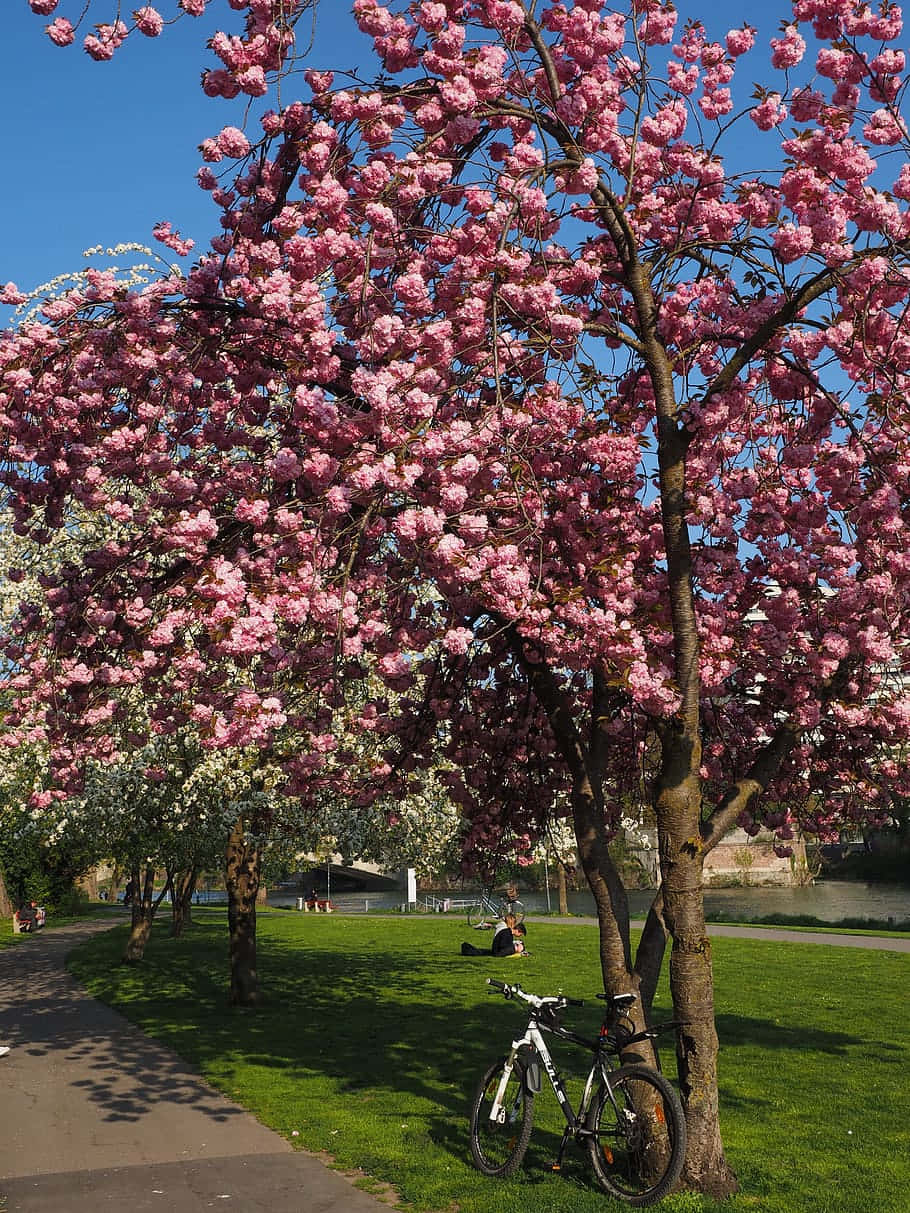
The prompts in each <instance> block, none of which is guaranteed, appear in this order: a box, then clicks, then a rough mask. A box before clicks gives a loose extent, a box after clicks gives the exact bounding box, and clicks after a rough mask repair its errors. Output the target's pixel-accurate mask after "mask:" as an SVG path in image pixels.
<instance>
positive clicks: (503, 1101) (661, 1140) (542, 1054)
mask: <svg viewBox="0 0 910 1213" xmlns="http://www.w3.org/2000/svg"><path fill="white" fill-rule="evenodd" d="M487 985H490V986H493V987H494V988H495V989H497V990H499V991H500V992H501V993H502V994H503V996H504V997H505V998H507V999H512V998H515V999H519V1000H521V1001H522V1002H525V1003H527V1004H528V1005H529V1006H530V1008H531V1013H530V1018H529V1019H528V1026H527V1028H526V1029H525V1032H524V1035H523V1036H520V1037H519V1038H518V1039H517V1040H513V1041H512V1048H511V1051H510V1053H509V1055H508V1057H505V1058H501V1059H500V1060H499V1061H496V1062H494V1064H493V1065H492V1066H490V1068H489V1069H488V1070H487V1072H486V1074H484V1076H483V1078H482V1080H481V1082H480V1085H479V1086H478V1088H477V1091H476V1093H475V1096H474V1101H473V1103H472V1105H471V1158H472V1160H473V1162H474V1165H475V1166H476V1167H477V1169H478V1170H479V1171H481V1172H483V1174H484V1175H489V1176H492V1177H495V1178H500V1179H505V1178H506V1177H508V1176H509V1175H512V1174H514V1173H515V1171H517V1170H518V1168H519V1166H520V1165H521V1162H522V1159H523V1158H524V1155H525V1151H526V1150H527V1148H528V1142H529V1140H530V1138H531V1129H532V1127H533V1121H534V1096H535V1095H537V1094H539V1092H540V1090H541V1085H542V1084H541V1075H540V1069H541V1065H542V1066H543V1069H544V1071H545V1073H546V1075H547V1077H548V1079H549V1080H550V1084H551V1086H552V1087H553V1091H554V1094H555V1095H556V1098H557V1100H558V1102H559V1106H560V1108H561V1109H562V1113H563V1116H564V1117H565V1120H566V1128H565V1131H564V1133H563V1135H562V1142H561V1143H560V1147H559V1153H558V1155H557V1158H556V1161H555V1162H554V1163H553V1164H552V1169H553V1170H554V1171H559V1170H560V1169H561V1167H562V1158H563V1154H564V1152H565V1149H566V1146H567V1145H568V1143H569V1141H571V1140H575V1141H577V1142H578V1143H579V1144H580V1145H582V1146H585V1147H587V1150H588V1154H589V1158H590V1162H591V1165H592V1167H593V1170H594V1174H595V1176H596V1178H597V1182H598V1183H599V1184H600V1186H601V1187H602V1188H603V1189H604V1190H605V1191H606V1192H608V1193H609V1194H610V1195H611V1196H614V1197H616V1198H617V1199H619V1200H621V1201H624V1202H625V1203H626V1204H629V1205H635V1206H638V1207H641V1206H644V1205H650V1204H654V1203H655V1202H656V1201H658V1200H661V1199H663V1197H664V1196H666V1195H667V1193H668V1192H669V1191H670V1190H671V1189H672V1188H673V1186H674V1185H675V1183H676V1181H677V1180H678V1179H679V1176H680V1174H681V1173H682V1168H683V1163H684V1161H685V1157H686V1121H685V1116H684V1113H683V1109H682V1104H681V1103H680V1100H679V1096H678V1095H677V1093H676V1091H675V1089H674V1088H673V1086H672V1085H671V1084H670V1082H669V1080H668V1079H667V1078H665V1077H664V1075H663V1074H661V1073H660V1072H659V1071H658V1070H654V1069H652V1068H651V1067H650V1066H646V1065H644V1064H631V1065H620V1066H618V1067H614V1065H613V1063H612V1060H611V1059H612V1058H613V1057H619V1054H620V1053H621V1051H622V1050H623V1049H625V1048H627V1047H628V1046H629V1045H631V1044H634V1043H636V1042H637V1041H643V1040H653V1039H655V1038H656V1037H657V1036H658V1034H659V1033H660V1032H663V1031H665V1030H667V1029H668V1028H670V1027H676V1026H678V1025H677V1024H676V1023H665V1024H660V1025H658V1026H656V1027H653V1028H646V1029H645V1030H644V1031H642V1032H634V1031H632V1030H630V1027H629V1026H628V1025H629V1024H630V1022H631V1021H630V1020H629V1019H628V1015H627V1012H628V1009H629V1007H630V1006H631V1005H632V1003H633V1002H634V1001H635V999H636V995H635V994H617V995H615V996H614V997H613V998H612V999H607V995H606V994H598V996H597V997H598V998H603V999H605V1000H607V1002H608V1005H607V1007H606V1008H605V1009H604V1018H603V1023H602V1025H601V1029H600V1035H599V1036H598V1038H597V1039H596V1040H588V1039H586V1038H585V1037H583V1036H579V1035H577V1034H576V1033H575V1032H571V1031H569V1030H568V1029H567V1028H564V1027H563V1026H562V1024H561V1023H560V1021H559V1016H560V1013H561V1012H562V1011H563V1010H564V1009H565V1008H566V1007H580V1006H583V1005H584V1003H583V1000H581V999H576V998H566V997H565V996H564V995H561V994H559V995H549V996H546V997H540V996H538V995H537V994H529V993H527V992H526V991H524V990H523V989H522V988H521V986H520V985H511V986H510V985H506V984H505V983H504V982H501V981H495V980H494V979H493V978H487ZM544 1032H548V1033H550V1034H551V1035H554V1036H558V1037H560V1038H561V1039H563V1040H567V1041H569V1042H571V1043H572V1044H575V1045H579V1046H581V1047H582V1048H585V1049H588V1050H590V1051H591V1053H592V1054H593V1057H594V1060H593V1063H592V1065H591V1071H590V1073H589V1074H588V1077H587V1080H586V1082H585V1087H584V1092H583V1094H582V1096H581V1102H580V1104H579V1106H578V1111H577V1113H576V1112H575V1111H574V1110H573V1108H572V1104H571V1102H570V1100H569V1097H568V1095H567V1094H566V1089H565V1086H564V1084H563V1081H562V1078H561V1076H560V1074H559V1071H558V1070H557V1068H556V1066H555V1064H554V1062H553V1058H552V1057H551V1055H550V1051H549V1049H548V1048H547V1043H546V1041H545V1040H544V1037H543V1033H544Z"/></svg>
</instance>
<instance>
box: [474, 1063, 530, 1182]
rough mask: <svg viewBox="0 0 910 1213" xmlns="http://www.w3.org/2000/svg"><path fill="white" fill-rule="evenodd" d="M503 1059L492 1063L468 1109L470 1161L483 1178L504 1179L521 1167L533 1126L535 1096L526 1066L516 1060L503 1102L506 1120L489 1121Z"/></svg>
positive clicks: (500, 1075) (500, 1076)
mask: <svg viewBox="0 0 910 1213" xmlns="http://www.w3.org/2000/svg"><path fill="white" fill-rule="evenodd" d="M505 1064H506V1058H502V1059H501V1060H500V1061H497V1062H495V1063H494V1064H493V1065H492V1066H490V1068H489V1070H487V1072H486V1074H484V1076H483V1078H482V1079H481V1080H480V1085H479V1086H478V1088H477V1091H476V1092H475V1094H474V1102H473V1103H472V1105H471V1158H472V1160H473V1162H474V1166H475V1167H476V1168H477V1169H478V1171H482V1172H483V1173H484V1175H490V1176H493V1177H494V1178H496V1179H505V1178H506V1177H507V1176H509V1175H513V1174H514V1173H515V1172H516V1171H517V1170H518V1168H519V1167H520V1166H521V1160H522V1159H523V1158H524V1156H525V1151H526V1150H527V1148H528V1141H529V1140H530V1137H531V1129H532V1127H533V1124H534V1096H533V1095H532V1094H531V1092H530V1091H529V1090H528V1085H527V1082H526V1081H525V1073H526V1070H525V1065H524V1063H523V1062H522V1061H520V1060H519V1059H518V1058H516V1060H515V1062H514V1063H513V1066H512V1073H511V1074H510V1075H509V1081H508V1084H507V1086H506V1090H505V1094H504V1096H503V1100H502V1109H503V1112H504V1114H505V1119H504V1120H503V1121H502V1122H501V1123H500V1122H497V1121H493V1120H490V1109H491V1108H492V1107H493V1101H494V1100H495V1098H496V1092H497V1091H498V1090H499V1084H500V1081H501V1080H502V1072H503V1068H504V1067H505Z"/></svg>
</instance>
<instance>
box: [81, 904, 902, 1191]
mask: <svg viewBox="0 0 910 1213" xmlns="http://www.w3.org/2000/svg"><path fill="white" fill-rule="evenodd" d="M196 917H197V924H196V926H194V928H193V929H192V931H191V932H190V933H189V935H188V936H187V937H185V938H184V939H181V940H179V941H172V940H170V939H169V938H167V935H166V931H165V930H164V929H163V928H162V929H156V930H155V931H154V932H153V938H152V941H151V943H150V946H149V950H148V955H147V958H146V962H145V964H144V965H143V966H141V967H140V968H138V969H128V968H124V967H121V966H119V965H118V964H117V963H116V961H117V960H118V958H119V954H120V951H121V948H122V945H123V930H124V928H120V929H118V930H116V931H113V932H111V933H110V934H106V935H104V936H100V937H96V938H95V939H93V940H91V941H90V942H89V943H88V944H86V945H85V946H84V947H83V948H82V949H80V951H79V953H78V954H77V955H76V956H75V957H74V958H73V960H72V962H71V963H72V967H73V969H74V971H75V972H76V973H77V975H78V976H79V977H80V978H81V979H82V980H83V981H84V982H85V983H86V984H87V985H88V987H89V989H90V990H91V991H92V992H93V993H95V994H97V995H98V996H99V997H102V998H104V999H105V1000H106V1001H108V1002H111V1003H113V1004H115V1005H116V1006H117V1007H118V1008H119V1009H120V1010H121V1011H123V1012H124V1013H125V1014H126V1015H128V1016H129V1018H130V1019H132V1020H134V1021H135V1022H137V1023H138V1024H140V1025H141V1026H142V1027H143V1028H144V1029H145V1030H146V1031H148V1032H150V1033H151V1034H153V1035H154V1036H157V1037H159V1038H160V1039H162V1040H164V1041H166V1042H168V1043H169V1044H171V1045H172V1046H173V1047H174V1048H175V1049H176V1050H177V1051H178V1052H179V1053H181V1054H182V1055H183V1056H184V1057H185V1058H187V1059H188V1060H189V1061H190V1062H192V1063H193V1064H194V1065H195V1066H197V1067H198V1068H199V1070H200V1071H202V1073H203V1074H205V1075H206V1077H207V1078H208V1079H209V1080H210V1081H211V1082H212V1083H214V1084H215V1085H216V1086H217V1087H219V1088H220V1089H221V1090H223V1091H224V1092H226V1093H227V1094H228V1095H230V1096H232V1097H233V1098H235V1099H236V1100H238V1101H239V1102H240V1103H242V1104H244V1105H245V1106H247V1107H248V1108H250V1109H252V1110H253V1111H254V1112H255V1114H256V1115H257V1116H258V1117H259V1118H260V1119H261V1120H262V1121H264V1122H265V1123H266V1124H269V1125H271V1126H272V1127H273V1128H275V1129H276V1130H277V1131H278V1132H279V1133H281V1134H283V1135H284V1136H286V1137H287V1138H288V1139H289V1140H292V1141H293V1143H294V1144H295V1145H297V1146H300V1147H302V1148H306V1149H310V1150H316V1151H327V1152H329V1153H330V1154H331V1155H332V1156H333V1157H334V1158H335V1160H336V1162H337V1165H338V1166H340V1167H342V1168H347V1169H356V1168H361V1169H362V1170H363V1171H364V1172H366V1173H367V1176H368V1177H369V1178H366V1179H363V1180H361V1181H360V1182H361V1183H362V1184H363V1186H366V1187H367V1188H368V1189H369V1187H370V1186H371V1183H376V1182H377V1181H379V1182H385V1183H391V1184H393V1185H394V1186H395V1188H396V1189H397V1191H398V1192H399V1193H400V1195H401V1198H402V1199H403V1200H404V1201H406V1202H409V1204H410V1206H411V1207H413V1208H415V1209H420V1210H434V1211H443V1210H447V1211H448V1210H452V1209H455V1208H457V1209H458V1210H459V1213H513V1211H514V1210H515V1209H516V1208H521V1209H522V1210H526V1211H527V1213H594V1211H595V1210H598V1211H602V1210H603V1209H604V1208H605V1207H614V1206H611V1205H609V1202H607V1204H606V1205H605V1201H606V1198H605V1197H604V1196H603V1195H602V1194H601V1193H600V1192H599V1190H598V1189H597V1188H596V1187H595V1186H594V1185H593V1182H592V1179H591V1174H590V1171H589V1169H588V1167H587V1164H586V1161H585V1159H584V1158H583V1157H582V1156H581V1155H580V1154H579V1153H578V1152H577V1151H573V1152H572V1153H571V1156H570V1157H569V1159H568V1161H567V1165H566V1166H565V1168H564V1171H563V1174H562V1176H557V1175H553V1174H552V1173H550V1172H549V1171H548V1170H547V1168H546V1163H547V1160H548V1159H549V1158H551V1157H552V1156H553V1154H554V1153H555V1149H556V1144H557V1134H558V1127H559V1126H558V1111H557V1109H556V1104H555V1100H554V1099H553V1097H552V1093H551V1092H550V1091H549V1088H548V1087H547V1088H546V1090H545V1091H544V1092H543V1094H542V1095H541V1097H539V1098H538V1100H537V1108H536V1113H537V1114H536V1117H535V1122H536V1123H535V1132H534V1136H533V1137H532V1140H531V1147H530V1149H529V1152H528V1155H527V1157H526V1160H525V1167H524V1170H523V1172H522V1174H521V1175H520V1176H519V1177H517V1178H515V1179H514V1180H511V1181H507V1182H497V1181H494V1180H489V1179H485V1178H484V1177H483V1176H481V1175H479V1174H478V1173H477V1172H476V1171H474V1170H473V1169H472V1168H471V1166H470V1165H469V1164H468V1162H467V1108H468V1102H469V1098H470V1095H471V1092H472V1090H473V1087H474V1085H475V1083H476V1081H477V1078H478V1076H479V1074H480V1073H481V1071H482V1070H483V1068H484V1066H485V1064H486V1062H487V1061H488V1060H489V1059H490V1058H491V1057H493V1056H496V1055H497V1054H499V1053H501V1052H502V1051H504V1049H505V1048H506V1047H507V1044H508V1041H509V1039H510V1037H511V1036H512V1035H513V1034H514V1033H515V1032H516V1031H517V1030H518V1029H519V1025H520V1024H521V1023H522V1020H521V1016H520V1014H519V1012H518V1010H517V1008H516V1007H515V1005H514V1004H512V1003H505V1002H504V1001H503V1000H502V999H501V998H498V997H494V996H491V995H490V994H488V993H487V988H486V986H485V981H484V979H485V977H486V976H487V975H490V976H496V977H500V978H504V979H508V980H512V979H519V980H520V981H521V982H522V984H523V985H524V986H525V987H526V988H528V989H531V990H534V991H537V992H540V993H543V992H554V991H556V990H557V989H560V988H561V989H563V990H564V991H565V992H566V993H568V994H571V995H574V996H585V995H587V996H589V997H590V996H592V995H593V993H594V991H595V990H596V989H597V988H598V984H599V983H598V965H597V957H596V936H595V934H594V931H593V929H588V928H580V927H578V926H559V925H556V924H549V923H548V924H541V925H533V926H532V928H531V935H530V939H529V943H530V945H531V947H532V955H531V956H529V957H528V958H526V959H522V960H506V961H492V960H490V959H488V958H463V957H461V956H460V955H459V954H458V944H459V942H460V940H461V939H462V938H463V937H464V936H465V934H466V933H467V932H466V928H465V927H464V924H463V923H459V922H455V921H452V920H444V919H438V918H437V919H426V918H405V919H379V918H372V917H362V918H345V917H341V916H338V917H335V918H330V917H322V916H320V917H316V916H314V915H306V916H303V915H296V914H293V913H281V912H273V913H267V914H263V915H261V917H260V920H259V921H260V955H259V961H260V976H261V980H262V985H263V990H264V993H265V1000H264V1005H263V1006H262V1007H261V1008H260V1009H259V1010H258V1011H257V1012H255V1013H252V1014H249V1013H238V1012H231V1011H230V1010H228V1008H227V1007H226V1005H225V969H226V950H227V949H226V932H225V928H224V926H223V923H222V915H221V914H216V912H215V911H205V912H198V911H197V914H196ZM713 950H714V961H715V974H716V985H717V1011H718V1030H719V1033H720V1037H721V1042H722V1056H721V1070H720V1086H721V1100H722V1107H723V1114H722V1115H723V1131H724V1139H725V1143H726V1147H727V1152H728V1155H729V1158H730V1160H731V1162H732V1164H733V1166H734V1167H735V1169H736V1171H737V1173H738V1175H739V1177H740V1181H741V1184H742V1191H741V1193H740V1194H739V1195H738V1196H737V1197H735V1198H734V1199H733V1200H732V1201H729V1202H727V1203H726V1204H724V1205H718V1204H716V1203H715V1202H712V1201H709V1200H705V1199H702V1198H700V1197H697V1196H694V1195H692V1194H680V1195H677V1196H674V1197H671V1198H670V1199H669V1200H668V1201H666V1202H665V1204H664V1205H663V1206H662V1208H664V1209H666V1210H667V1211H668V1213H714V1211H715V1210H719V1209H723V1210H729V1211H730V1213H737V1211H739V1210H761V1213H796V1211H798V1213H866V1210H868V1209H875V1210H876V1213H904V1211H905V1210H906V1208H907V1205H906V1200H907V1191H908V1189H910V1097H908V1087H907V1080H906V1075H907V1072H908V1066H910V1024H908V1020H907V1016H906V991H907V980H908V975H910V956H908V955H907V954H897V953H891V952H874V951H871V950H857V949H841V948H826V947H822V946H818V945H808V944H802V945H801V944H798V943H792V944H791V943H769V942H765V941H761V940H758V939H756V940H754V941H753V940H739V939H716V940H715V941H714V945H713ZM661 1008H662V1009H661V1010H659V1011H658V1012H657V1014H656V1018H660V1017H661V1016H662V1015H664V1014H665V1013H668V998H667V993H666V990H664V991H663V992H662V995H661ZM596 1020H597V1011H596V1007H595V1005H594V1003H593V999H592V1002H591V1005H590V1006H586V1007H585V1008H584V1009H583V1010H581V1011H578V1012H575V1013H574V1016H573V1023H576V1024H577V1025H578V1026H579V1027H581V1028H584V1027H587V1028H590V1029H592V1030H593V1029H594V1028H595V1026H596ZM665 1052H667V1053H669V1052H670V1050H665ZM577 1056H578V1065H579V1067H580V1065H581V1064H583V1060H584V1058H583V1055H581V1054H578V1055H577ZM561 1057H563V1058H564V1059H565V1060H566V1061H568V1060H569V1059H570V1058H571V1057H572V1054H571V1052H569V1053H566V1052H565V1050H563V1051H562V1054H561ZM665 1061H667V1062H669V1064H668V1065H667V1067H666V1068H668V1069H671V1070H672V1060H671V1059H670V1058H669V1057H667V1058H666V1059H665ZM566 1068H567V1070H568V1072H569V1073H570V1074H571V1073H572V1072H573V1069H572V1067H571V1066H567V1067H566ZM570 1093H572V1094H574V1095H575V1096H576V1097H577V1086H576V1085H575V1084H573V1083H571V1082H570ZM615 1207H617V1208H618V1207H619V1206H615Z"/></svg>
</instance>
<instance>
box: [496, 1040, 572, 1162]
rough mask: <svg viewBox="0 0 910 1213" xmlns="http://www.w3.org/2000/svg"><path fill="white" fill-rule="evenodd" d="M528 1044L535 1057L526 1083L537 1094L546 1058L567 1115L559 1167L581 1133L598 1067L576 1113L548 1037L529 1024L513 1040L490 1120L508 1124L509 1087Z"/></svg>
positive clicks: (546, 1066)
mask: <svg viewBox="0 0 910 1213" xmlns="http://www.w3.org/2000/svg"><path fill="white" fill-rule="evenodd" d="M525 1047H528V1048H530V1049H532V1050H533V1053H532V1060H531V1061H529V1062H528V1065H527V1068H526V1070H525V1073H524V1084H525V1086H526V1088H527V1090H528V1091H529V1092H530V1093H531V1094H534V1095H536V1094H537V1093H538V1092H539V1091H540V1088H541V1081H540V1067H539V1063H540V1062H542V1063H543V1068H544V1070H545V1071H546V1074H547V1078H549V1080H550V1085H551V1086H552V1088H553V1093H554V1094H555V1096H556V1098H557V1100H558V1101H559V1106H560V1108H561V1109H562V1114H563V1116H564V1117H565V1118H566V1128H565V1131H564V1132H563V1135H562V1141H561V1142H560V1145H559V1153H558V1154H557V1156H556V1160H555V1162H553V1164H552V1170H554V1171H559V1170H560V1169H561V1167H562V1158H563V1154H564V1153H565V1149H566V1145H567V1144H568V1142H569V1141H571V1140H572V1138H573V1137H577V1136H578V1135H579V1132H580V1116H581V1115H582V1114H583V1112H584V1110H585V1109H586V1108H587V1105H588V1100H589V1098H590V1092H591V1087H592V1084H593V1078H594V1071H593V1070H592V1072H591V1074H590V1075H589V1076H588V1082H587V1085H586V1086H585V1091H584V1095H583V1096H582V1102H581V1107H580V1110H579V1112H580V1115H579V1117H576V1115H575V1112H574V1111H573V1109H572V1105H571V1103H570V1102H569V1097H568V1095H567V1094H566V1088H565V1085H564V1083H563V1081H562V1075H561V1074H560V1073H559V1070H558V1069H557V1068H556V1065H555V1063H554V1061H553V1058H552V1056H551V1055H550V1050H549V1049H548V1048H547V1044H546V1041H545V1040H544V1038H543V1036H542V1035H541V1033H540V1032H539V1031H538V1029H537V1028H536V1027H535V1026H534V1025H533V1024H531V1025H529V1026H528V1029H527V1031H526V1032H525V1034H524V1036H522V1037H521V1038H520V1039H518V1040H513V1041H512V1047H511V1050H510V1051H509V1056H508V1057H507V1058H506V1063H505V1065H504V1066H503V1069H502V1076H501V1078H500V1080H499V1086H498V1087H497V1090H496V1095H495V1097H494V1099H493V1105H492V1107H491V1108H490V1120H491V1121H495V1122H496V1123H497V1124H505V1123H506V1120H507V1119H508V1109H507V1108H506V1106H505V1103H504V1100H505V1093H506V1088H507V1087H508V1085H509V1079H510V1078H511V1077H512V1074H513V1072H514V1070H515V1062H516V1060H517V1058H518V1052H519V1050H520V1049H522V1048H525Z"/></svg>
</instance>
